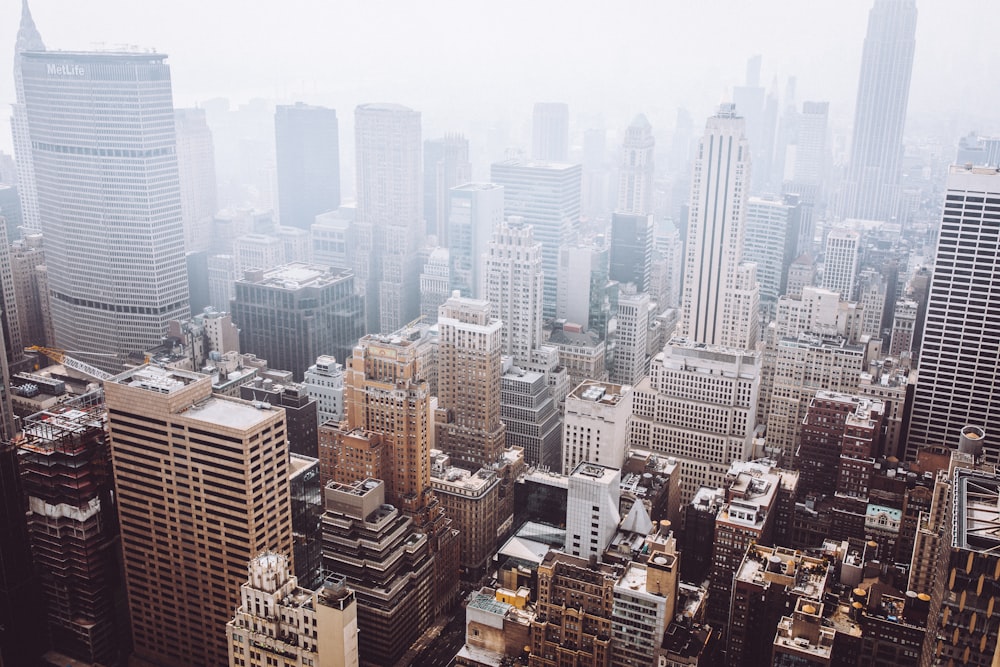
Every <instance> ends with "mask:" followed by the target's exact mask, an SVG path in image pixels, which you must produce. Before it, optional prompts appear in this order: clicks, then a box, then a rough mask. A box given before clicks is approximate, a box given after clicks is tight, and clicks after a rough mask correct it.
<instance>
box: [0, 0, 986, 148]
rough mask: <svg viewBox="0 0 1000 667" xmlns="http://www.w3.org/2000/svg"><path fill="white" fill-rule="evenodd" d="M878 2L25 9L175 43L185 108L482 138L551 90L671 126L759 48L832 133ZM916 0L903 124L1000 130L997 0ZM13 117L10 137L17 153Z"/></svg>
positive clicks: (73, 35)
mask: <svg viewBox="0 0 1000 667" xmlns="http://www.w3.org/2000/svg"><path fill="white" fill-rule="evenodd" d="M19 4H20V3H16V2H8V3H4V5H3V7H2V8H0V43H5V44H9V45H12V44H13V42H14V35H15V33H16V30H17V25H18V21H19V17H20V7H19ZM870 6H871V4H870V2H869V1H868V0H850V1H848V2H840V3H833V2H826V3H801V2H794V1H791V0H788V1H777V0H776V1H772V2H764V3H752V4H745V3H741V2H736V1H735V0H732V1H730V0H726V1H720V2H712V3H699V4H697V5H687V4H684V5H682V6H677V5H676V3H653V2H639V3H633V4H631V5H630V6H629V7H628V10H629V11H622V10H621V9H619V8H613V7H611V6H606V5H603V4H599V3H594V4H593V5H590V4H583V5H581V4H574V5H568V4H567V5H559V6H553V5H541V6H533V5H530V4H528V3H527V2H523V1H521V0H515V1H514V2H510V3H506V4H505V5H504V10H503V11H497V10H495V9H493V8H491V7H490V6H489V5H487V4H486V3H484V2H474V3H459V2H452V1H450V0H449V1H447V2H436V3H434V4H433V6H432V8H427V7H425V6H423V5H411V4H409V3H402V2H396V1H392V2H383V3H349V4H347V5H346V6H337V7H333V6H318V7H317V6H314V5H312V4H311V3H307V2H304V0H292V1H291V2H286V3H282V4H281V5H280V10H281V14H280V15H279V13H278V11H277V8H275V10H274V11H270V12H269V11H267V10H263V11H261V10H256V11H253V12H249V11H244V10H243V9H242V7H241V6H239V5H236V4H235V3H230V2H213V3H202V4H196V3H194V2H193V1H192V0H178V1H176V2H172V3H129V2H125V1H124V0H98V1H97V2H91V3H86V4H78V3H72V2H69V1H68V0H34V1H33V2H31V11H32V14H33V15H34V18H35V22H36V24H37V25H38V27H39V30H40V31H41V33H42V35H43V37H44V38H45V41H46V45H47V46H48V47H49V48H50V49H59V50H74V49H83V50H90V49H94V48H114V47H116V46H118V45H121V44H133V45H138V46H140V47H143V48H153V49H155V50H156V51H157V52H160V53H165V54H167V55H168V56H169V59H168V63H169V64H170V66H171V70H172V72H173V77H172V78H173V84H174V102H175V106H177V107H185V106H194V105H197V104H199V103H202V102H205V101H206V100H209V99H212V98H218V97H226V98H228V99H229V100H230V103H231V105H232V106H233V107H236V106H238V105H239V104H241V103H244V102H246V101H248V100H250V99H252V98H265V99H268V100H270V101H273V102H276V103H287V102H293V101H299V100H301V101H304V102H307V103H312V104H324V105H330V106H333V107H335V108H337V109H340V110H341V111H342V112H344V114H346V111H347V110H349V109H352V108H353V107H354V106H355V105H357V104H360V103H364V102H370V101H392V102H399V103H401V104H406V105H408V106H411V107H412V108H415V109H418V110H420V111H422V112H423V113H424V122H425V135H426V136H435V135H436V134H438V133H443V132H444V131H446V130H452V129H454V130H460V131H465V132H467V133H469V134H470V135H471V136H473V137H474V138H475V136H476V135H477V134H478V133H479V132H480V131H481V130H483V129H485V127H488V126H489V125H490V124H492V123H495V122H497V121H503V122H506V123H508V124H509V125H510V127H511V128H512V130H513V132H512V134H514V135H515V136H518V135H519V134H522V130H521V128H522V126H526V125H527V124H528V123H529V122H530V115H531V107H532V104H533V103H534V102H536V101H550V100H551V101H561V102H567V103H568V104H569V105H570V113H571V124H573V125H579V124H580V123H581V122H583V123H584V124H588V125H589V124H594V123H597V122H602V121H603V123H604V124H605V125H606V126H607V127H608V128H609V129H618V130H623V129H624V127H625V126H626V125H627V123H628V121H629V119H631V118H632V117H633V116H634V115H635V114H636V113H639V112H643V113H645V114H646V115H647V116H648V117H649V118H650V122H651V123H652V125H653V127H654V130H655V131H656V132H657V133H658V134H661V133H663V132H666V131H669V130H670V129H671V128H672V127H673V126H674V124H675V119H676V109H677V107H680V106H683V107H685V108H687V109H688V110H689V111H690V112H691V114H692V116H693V117H694V118H695V119H699V118H704V117H706V116H708V115H710V114H711V113H712V111H713V110H714V108H715V106H716V105H717V104H718V103H719V101H721V100H723V99H728V98H729V96H730V95H731V93H730V91H731V89H732V86H734V85H741V84H742V83H743V82H744V74H745V71H746V61H747V59H748V58H749V57H751V56H753V55H755V54H761V55H762V56H763V68H762V76H761V85H763V86H764V87H770V86H771V84H772V81H773V79H774V78H775V77H777V83H778V92H779V94H781V95H783V94H784V90H785V84H786V81H787V79H788V77H789V76H795V77H796V79H797V94H796V100H797V102H798V103H800V104H801V102H802V101H804V100H830V102H831V108H830V115H831V121H832V124H833V126H834V129H836V128H838V127H844V128H846V127H847V126H848V125H849V123H850V122H851V119H852V115H853V109H854V98H855V95H856V91H857V85H858V74H859V68H860V55H861V44H862V41H863V39H864V34H865V27H866V22H867V16H868V10H869V9H870ZM918 9H919V12H920V16H919V19H918V22H917V35H916V53H915V57H914V73H913V84H912V89H911V99H910V108H909V110H910V114H909V119H910V122H909V124H908V126H907V130H908V133H910V134H918V133H920V134H922V133H923V129H924V128H926V127H937V128H940V127H945V128H947V131H948V132H949V133H954V134H955V136H954V140H955V141H957V139H958V136H960V135H962V134H965V133H966V132H968V131H970V130H977V131H979V132H983V133H991V132H994V133H995V132H998V131H1000V121H996V120H993V119H992V118H991V117H990V116H989V113H990V112H989V111H987V110H991V109H994V108H996V107H997V106H998V105H1000V91H997V90H996V89H995V88H992V87H990V86H981V85H978V84H979V83H980V82H981V77H980V73H981V72H984V71H992V70H994V69H996V68H997V67H1000V50H998V49H996V48H995V47H994V46H993V42H992V37H991V34H990V33H991V28H992V26H995V25H997V24H998V22H1000V5H996V4H995V3H992V2H989V1H988V0H959V1H958V2H954V3H947V4H946V3H930V2H927V1H926V0H924V1H923V2H920V3H918ZM181 17H190V18H181ZM386 17H391V18H393V19H394V20H393V22H392V24H391V25H388V24H386V23H385V19H386ZM553 26H556V28H555V29H553ZM102 45H103V46H102ZM12 67H13V49H12V48H6V49H0V71H2V72H6V73H10V74H6V75H0V103H2V104H4V105H5V106H7V107H8V108H9V105H10V104H11V103H12V102H13V101H14V86H13V75H12ZM945 91H947V94H944V93H945ZM8 115H9V114H8ZM4 118H5V120H4V122H3V124H2V125H3V128H4V131H3V132H2V135H3V139H2V140H0V150H4V151H6V152H10V150H11V147H10V146H11V139H10V132H9V120H7V116H5V117H4ZM928 120H930V123H929V124H928ZM941 123H944V125H943V126H942V125H941ZM348 129H349V128H346V127H345V128H341V131H342V132H344V131H347V130H348Z"/></svg>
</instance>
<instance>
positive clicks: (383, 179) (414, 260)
mask: <svg viewBox="0 0 1000 667" xmlns="http://www.w3.org/2000/svg"><path fill="white" fill-rule="evenodd" d="M354 137H355V159H356V160H357V169H356V171H357V179H358V187H357V192H358V212H357V219H356V222H355V225H354V226H355V228H356V231H357V245H356V252H355V254H354V260H355V265H354V266H355V274H356V275H357V277H358V283H359V286H360V287H361V288H362V289H363V290H364V294H365V307H366V312H367V318H368V326H367V331H368V332H382V333H389V332H392V331H396V330H397V329H400V328H402V327H403V325H405V324H406V323H407V322H410V321H411V320H413V319H414V318H416V317H417V315H419V313H420V280H419V278H418V276H419V274H420V261H419V257H418V251H419V249H420V247H421V246H422V245H423V239H424V223H423V205H422V204H421V194H422V186H423V183H422V181H421V178H420V166H421V165H420V152H421V143H420V112H418V111H414V110H413V109H409V108H407V107H404V106H401V105H398V104H362V105H359V106H358V107H357V108H356V109H355V111H354Z"/></svg>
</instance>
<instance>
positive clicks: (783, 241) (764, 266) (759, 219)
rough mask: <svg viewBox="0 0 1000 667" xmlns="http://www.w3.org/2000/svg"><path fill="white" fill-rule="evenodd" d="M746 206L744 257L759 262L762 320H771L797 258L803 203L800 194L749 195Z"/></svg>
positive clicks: (758, 278)
mask: <svg viewBox="0 0 1000 667" xmlns="http://www.w3.org/2000/svg"><path fill="white" fill-rule="evenodd" d="M746 207H747V208H746V211H747V212H746V232H745V234H744V237H743V259H745V260H746V261H748V262H754V263H755V264H756V265H757V282H758V284H759V285H760V308H761V314H762V321H763V322H770V321H771V320H772V319H774V316H775V312H776V310H777V307H778V297H779V296H781V295H783V294H785V287H786V286H787V282H788V267H790V266H791V265H792V262H793V261H794V260H795V258H796V257H797V255H796V254H795V253H796V250H797V248H798V242H799V223H800V221H801V214H802V205H801V203H800V202H799V199H798V196H797V195H785V196H784V197H782V198H778V197H750V198H749V199H748V200H747V204H746Z"/></svg>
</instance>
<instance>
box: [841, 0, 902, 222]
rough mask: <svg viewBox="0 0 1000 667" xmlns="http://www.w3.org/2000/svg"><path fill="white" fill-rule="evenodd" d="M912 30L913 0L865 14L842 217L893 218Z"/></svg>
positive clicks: (878, 1)
mask: <svg viewBox="0 0 1000 667" xmlns="http://www.w3.org/2000/svg"><path fill="white" fill-rule="evenodd" d="M916 29H917V6H916V2H915V0H875V3H874V5H873V6H872V9H871V11H870V12H869V13H868V32H867V33H866V35H865V45H864V51H863V52H862V54H861V74H860V77H859V79H858V97H857V102H856V106H855V107H854V135H853V139H852V140H851V160H850V163H849V164H848V168H847V178H846V182H845V183H844V186H843V187H844V191H843V192H842V193H841V196H842V198H843V201H842V204H841V211H840V212H841V217H843V218H862V219H865V220H889V219H890V218H892V217H894V216H896V215H897V213H898V206H899V195H900V191H899V179H900V171H901V167H902V159H903V126H904V125H905V124H906V105H907V103H908V101H909V97H910V75H911V74H912V72H913V50H914V47H915V44H916V42H915V40H914V34H915V32H916Z"/></svg>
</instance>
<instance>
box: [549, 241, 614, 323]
mask: <svg viewBox="0 0 1000 667" xmlns="http://www.w3.org/2000/svg"><path fill="white" fill-rule="evenodd" d="M607 256H608V253H607V250H606V249H604V248H599V247H597V246H595V245H592V244H586V245H574V246H567V247H565V248H561V249H560V250H559V276H558V281H557V283H558V285H559V289H558V291H557V298H556V318H557V319H560V320H567V321H569V322H572V323H575V324H579V325H581V326H583V327H586V326H587V325H588V324H589V323H590V311H591V308H592V307H593V306H594V305H595V301H597V300H599V299H600V292H601V290H603V289H604V288H605V287H606V285H607V282H608V278H607V266H606V263H607Z"/></svg>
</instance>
